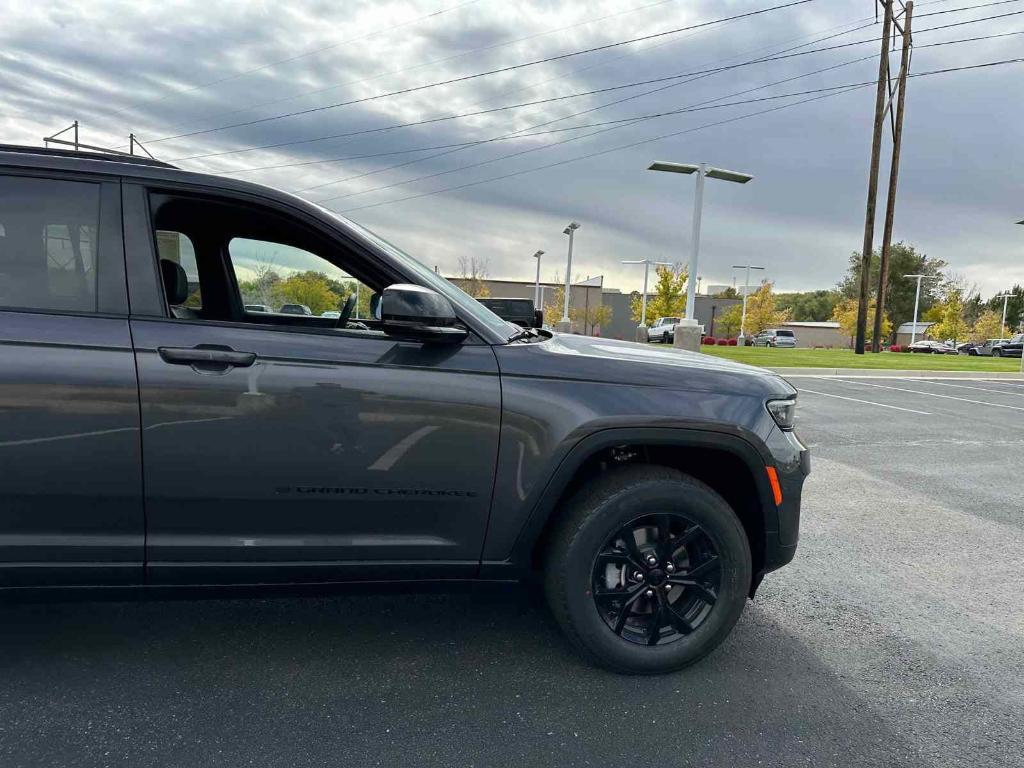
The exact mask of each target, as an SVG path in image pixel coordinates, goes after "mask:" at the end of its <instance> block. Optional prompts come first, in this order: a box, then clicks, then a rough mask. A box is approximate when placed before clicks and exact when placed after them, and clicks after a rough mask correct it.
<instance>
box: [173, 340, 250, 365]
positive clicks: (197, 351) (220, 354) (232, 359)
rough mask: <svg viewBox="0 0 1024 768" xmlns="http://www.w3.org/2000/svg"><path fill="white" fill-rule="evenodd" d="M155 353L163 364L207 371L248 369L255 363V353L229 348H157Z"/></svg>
mask: <svg viewBox="0 0 1024 768" xmlns="http://www.w3.org/2000/svg"><path fill="white" fill-rule="evenodd" d="M157 352H159V353H160V358H161V359H162V360H163V361H164V362H165V363H171V364H172V365H191V366H192V367H193V368H200V369H207V370H210V369H213V370H218V369H219V370H226V369H228V368H248V367H249V366H250V365H252V364H253V363H254V362H256V353H255V352H236V351H235V350H233V349H231V348H230V347H215V346H202V345H201V346H198V347H159V348H158V349H157Z"/></svg>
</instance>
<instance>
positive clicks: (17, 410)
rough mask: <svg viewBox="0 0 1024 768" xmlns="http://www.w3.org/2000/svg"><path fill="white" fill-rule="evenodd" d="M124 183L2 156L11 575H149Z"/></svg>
mask: <svg viewBox="0 0 1024 768" xmlns="http://www.w3.org/2000/svg"><path fill="white" fill-rule="evenodd" d="M118 187H119V185H118V183H117V182H116V181H111V180H108V179H104V178H99V177H88V176H76V175H68V176H64V177H61V176H60V175H59V174H57V175H56V176H55V175H54V174H47V177H42V176H33V175H31V174H30V173H29V172H25V171H13V170H11V171H9V170H4V169H0V587H4V586H35V585H49V584H126V583H136V582H139V581H141V577H142V555H143V512H142V485H141V463H140V455H139V403H138V389H137V382H136V376H135V362H134V358H133V355H132V344H131V336H130V334H129V330H128V319H127V296H126V291H125V271H124V251H123V248H122V242H121V220H120V213H121V206H120V191H119V188H118Z"/></svg>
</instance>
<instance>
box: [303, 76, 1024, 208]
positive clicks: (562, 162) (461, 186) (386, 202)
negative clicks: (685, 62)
mask: <svg viewBox="0 0 1024 768" xmlns="http://www.w3.org/2000/svg"><path fill="white" fill-rule="evenodd" d="M1019 63H1024V58H1017V59H1004V60H1001V61H991V62H985V63H982V64H971V65H966V66H961V67H949V68H946V69H939V70H933V71H930V72H927V73H925V72H919V73H917V74H916V75H915V74H911V75H909V76H910V77H923V76H926V75H938V74H948V73H951V72H962V71H965V70H972V69H983V68H991V67H997V66H1002V65H1006V64H1019ZM869 84H870V85H873V84H874V81H871V82H870V83H869ZM864 87H866V86H855V87H852V88H850V89H849V90H846V91H837V92H832V93H826V94H823V95H818V96H811V97H809V98H807V99H802V100H800V101H795V102H793V103H791V104H781V105H779V106H775V107H770V108H768V109H764V110H759V111H757V112H750V113H747V114H744V115H737V116H736V117H731V118H727V119H725V120H719V121H716V122H713V123H705V124H704V125H698V126H694V127H692V128H687V129H685V130H682V131H673V132H672V133H665V134H662V135H660V136H653V137H651V138H647V139H641V140H639V141H634V142H631V143H629V144H622V145H619V146H616V147H610V148H608V149H603V150H599V151H597V152H591V153H588V154H585V155H579V156H577V157H571V158H567V159H565V160H560V161H558V162H554V163H548V164H545V165H540V166H535V167H533V168H525V169H523V170H521V171H514V172H512V173H506V174H502V175H500V176H492V177H490V178H487V179H480V180H477V181H471V182H467V183H465V184H459V185H457V186H453V187H444V188H442V189H435V190H431V191H429V192H421V193H419V194H416V195H409V196H408V197H400V198H397V199H395V200H384V201H381V202H379V203H370V204H368V205H361V206H358V207H356V208H348V209H344V210H342V211H338V212H339V213H350V212H353V211H362V210H366V209H368V208H377V207H379V206H382V205H390V204H392V203H401V202H406V201H408V200H416V199H419V198H423V197H429V196H431V195H436V194H441V193H442V192H453V191H456V190H461V189H466V188H469V187H475V186H479V185H481V184H488V183H490V182H493V181H501V180H502V179H508V178H513V177H516V176H523V175H525V174H528V173H535V172H537V171H542V170H547V169H549V168H556V167H559V166H562V165H568V164H569V163H575V162H578V161H580V160H587V159H590V158H592V157H598V156H601V155H607V154H610V153H612V152H620V151H622V150H625V149H632V148H633V147H638V146H642V145H644V144H650V143H652V142H655V141H661V140H663V139H668V138H672V137H675V136H681V135H683V134H687V133H693V132H695V131H699V130H703V129H705V128H713V127H716V126H719V125H726V124H728V123H734V122H737V121H739V120H746V119H748V118H751V117H757V116H758V115H763V114H768V113H770V112H777V111H779V110H782V109H788V108H790V107H795V106H799V105H801V104H807V103H810V102H813V101H820V100H821V99H826V98H831V97H833V96H839V95H842V94H844V93H849V92H851V91H855V90H859V89H860V88H864ZM317 204H318V205H322V203H317ZM325 207H326V206H325ZM330 210H334V209H330Z"/></svg>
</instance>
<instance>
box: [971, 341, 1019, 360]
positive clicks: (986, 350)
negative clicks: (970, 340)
mask: <svg viewBox="0 0 1024 768" xmlns="http://www.w3.org/2000/svg"><path fill="white" fill-rule="evenodd" d="M1008 341H1009V339H988V340H987V341H985V343H984V344H975V345H974V347H973V348H971V349H970V350H968V352H967V354H968V355H976V356H977V355H980V356H982V357H989V356H990V355H991V354H992V350H993V348H994V347H995V346H996V345H997V344H1005V343H1006V342H1008Z"/></svg>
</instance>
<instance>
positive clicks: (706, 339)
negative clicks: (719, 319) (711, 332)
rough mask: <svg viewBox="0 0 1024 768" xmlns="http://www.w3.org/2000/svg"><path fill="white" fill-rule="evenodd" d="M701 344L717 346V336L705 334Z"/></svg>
mask: <svg viewBox="0 0 1024 768" xmlns="http://www.w3.org/2000/svg"><path fill="white" fill-rule="evenodd" d="M701 344H707V345H708V346H710V347H713V346H715V337H714V336H705V337H704V341H702V342H701Z"/></svg>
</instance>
